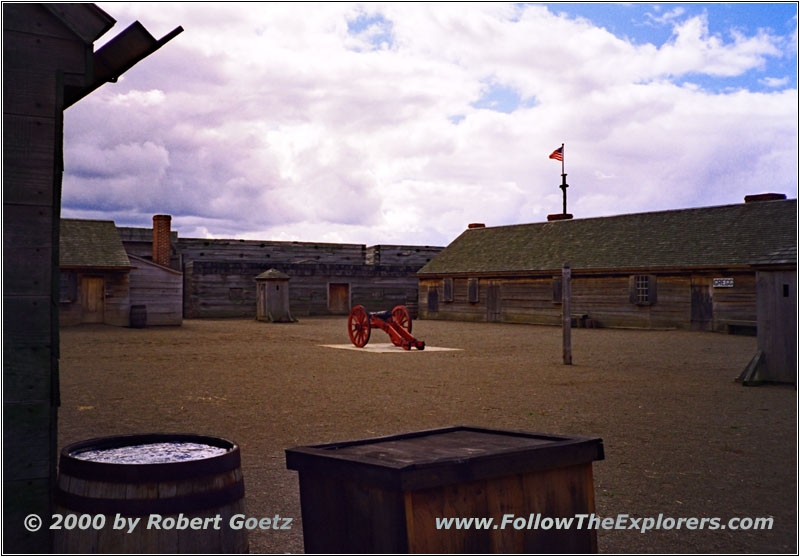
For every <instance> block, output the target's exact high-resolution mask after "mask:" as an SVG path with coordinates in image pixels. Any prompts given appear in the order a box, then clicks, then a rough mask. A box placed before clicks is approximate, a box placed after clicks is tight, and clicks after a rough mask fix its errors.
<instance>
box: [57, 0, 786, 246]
mask: <svg viewBox="0 0 800 557" xmlns="http://www.w3.org/2000/svg"><path fill="white" fill-rule="evenodd" d="M98 5H99V6H100V7H101V8H103V9H104V10H105V11H106V12H108V13H109V14H110V15H111V16H112V17H114V18H115V19H116V20H117V24H116V25H115V26H114V27H113V28H112V29H111V30H110V31H109V32H108V33H106V35H105V36H103V37H102V38H101V39H100V40H98V42H97V43H95V48H99V47H100V46H102V44H104V43H105V42H106V41H107V40H108V39H111V38H112V37H113V36H115V35H116V34H117V33H119V32H120V31H122V30H123V29H125V28H126V27H127V26H128V25H129V24H130V23H132V22H133V21H134V20H138V21H140V22H141V23H142V24H143V25H144V26H145V27H146V28H147V29H148V30H149V31H150V32H151V33H152V34H153V35H154V36H155V37H156V38H161V37H162V36H164V35H166V34H167V33H169V32H170V31H171V30H172V29H174V28H175V27H177V26H178V25H181V26H183V28H184V32H183V33H182V34H180V35H178V36H177V37H176V38H175V39H173V40H172V41H171V42H169V43H168V44H166V45H165V46H164V47H163V48H162V49H160V50H159V51H157V52H155V53H154V54H152V55H151V56H149V57H148V58H146V59H145V60H143V61H142V62H140V63H139V64H137V65H136V66H134V67H133V68H132V69H130V70H129V71H128V72H126V73H125V74H124V75H123V76H122V78H121V79H120V80H119V81H118V82H117V83H108V84H105V85H103V86H102V87H101V88H100V89H98V90H97V91H95V92H93V93H92V94H90V95H89V96H88V97H86V98H84V99H83V100H81V101H80V102H78V103H77V104H75V105H74V106H72V107H70V108H69V109H67V110H66V112H65V124H64V164H65V172H64V179H63V192H62V216H63V217H67V218H91V219H108V220H114V221H115V222H116V223H117V225H118V226H143V227H150V226H152V215H154V214H170V215H172V226H173V230H178V232H179V234H180V236H181V237H192V238H241V239H253V240H287V241H289V240H291V241H310V242H345V243H356V244H366V245H376V244H415V245H438V246H444V245H447V244H449V243H450V242H451V241H452V240H453V239H454V238H455V237H457V236H458V235H459V234H460V233H461V232H462V231H463V230H465V229H466V228H467V225H468V224H469V223H473V222H482V223H485V224H486V225H487V226H499V225H506V224H519V223H529V222H541V221H544V220H546V218H547V215H548V214H552V213H560V212H561V211H562V192H561V190H560V189H559V188H558V186H559V185H560V183H561V164H560V163H559V162H557V161H555V160H552V159H549V158H548V156H549V155H550V153H552V152H553V150H554V149H556V148H558V147H559V146H561V144H562V143H563V144H564V145H565V149H564V165H565V171H566V173H567V182H568V184H569V188H568V190H567V195H568V212H569V213H572V214H573V215H574V216H575V218H586V217H596V216H608V215H617V214H624V213H635V212H646V211H659V210H668V209H681V208H688V207H700V206H712V205H726V204H731V203H741V202H743V199H744V196H745V195H748V194H754V193H764V192H777V193H784V194H786V195H787V196H788V197H790V198H796V197H797V188H798V94H797V47H798V37H797V5H796V4H795V3H746V4H745V3H724V4H703V3H687V4H678V3H664V4H653V3H619V4H605V3H575V4H573V3H542V4H507V3H488V4H478V3H465V4H458V3H437V4H422V3H396V4H395V3H386V4H380V3H366V4H357V3H320V4H310V3H299V4H295V3H269V4H261V3H242V4H238V3H229V2H226V3H169V2H159V3H102V2H100V3H98Z"/></svg>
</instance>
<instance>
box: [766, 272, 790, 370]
mask: <svg viewBox="0 0 800 557" xmlns="http://www.w3.org/2000/svg"><path fill="white" fill-rule="evenodd" d="M757 288H758V348H759V349H760V350H762V351H763V352H764V365H765V369H764V370H763V371H762V372H761V373H760V374H759V378H760V379H763V380H764V381H777V382H781V383H794V384H797V271H796V270H776V271H770V270H759V271H758V276H757Z"/></svg>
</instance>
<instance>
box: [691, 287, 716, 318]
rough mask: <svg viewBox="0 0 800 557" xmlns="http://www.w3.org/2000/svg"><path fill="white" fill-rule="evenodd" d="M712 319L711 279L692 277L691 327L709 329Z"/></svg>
mask: <svg viewBox="0 0 800 557" xmlns="http://www.w3.org/2000/svg"><path fill="white" fill-rule="evenodd" d="M713 320H714V303H713V300H712V299H711V279H705V278H692V329H693V330H695V331H710V330H711V324H712V321H713Z"/></svg>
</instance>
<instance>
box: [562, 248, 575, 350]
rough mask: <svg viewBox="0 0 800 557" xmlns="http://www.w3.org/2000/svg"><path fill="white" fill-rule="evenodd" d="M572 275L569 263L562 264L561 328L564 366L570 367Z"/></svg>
mask: <svg viewBox="0 0 800 557" xmlns="http://www.w3.org/2000/svg"><path fill="white" fill-rule="evenodd" d="M571 276H572V273H571V271H570V268H569V263H564V268H563V269H562V271H561V277H562V278H561V284H562V287H561V288H562V291H561V311H562V315H561V327H562V329H563V333H564V341H563V347H564V365H568V366H569V365H572V336H571V333H572V318H571V317H570V296H571V295H572V288H571V285H570V280H571Z"/></svg>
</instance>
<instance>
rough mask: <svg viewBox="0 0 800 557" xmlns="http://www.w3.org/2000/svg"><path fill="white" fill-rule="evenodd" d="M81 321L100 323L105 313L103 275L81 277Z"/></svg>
mask: <svg viewBox="0 0 800 557" xmlns="http://www.w3.org/2000/svg"><path fill="white" fill-rule="evenodd" d="M81 309H82V313H81V323H102V322H103V317H104V313H105V280H103V277H83V278H82V279H81Z"/></svg>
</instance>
